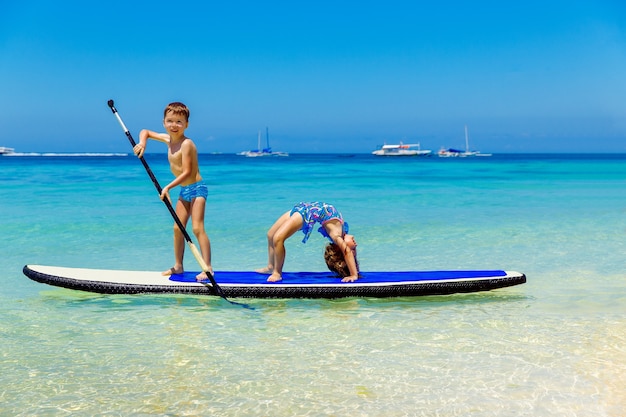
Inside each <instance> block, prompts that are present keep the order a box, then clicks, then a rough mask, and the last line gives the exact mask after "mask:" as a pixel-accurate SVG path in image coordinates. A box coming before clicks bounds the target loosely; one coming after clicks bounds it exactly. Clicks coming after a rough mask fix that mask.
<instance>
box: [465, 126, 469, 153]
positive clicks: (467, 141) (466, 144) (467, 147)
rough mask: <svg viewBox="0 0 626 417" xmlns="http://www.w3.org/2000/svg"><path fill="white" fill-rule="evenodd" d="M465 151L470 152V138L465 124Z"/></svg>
mask: <svg viewBox="0 0 626 417" xmlns="http://www.w3.org/2000/svg"><path fill="white" fill-rule="evenodd" d="M465 153H469V140H468V138H467V125H465Z"/></svg>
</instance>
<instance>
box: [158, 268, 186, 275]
mask: <svg viewBox="0 0 626 417" xmlns="http://www.w3.org/2000/svg"><path fill="white" fill-rule="evenodd" d="M182 273H183V268H180V269H176V267H174V266H173V267H171V268H170V269H168V270H167V271H163V272H161V275H163V276H164V277H169V276H171V275H174V274H182Z"/></svg>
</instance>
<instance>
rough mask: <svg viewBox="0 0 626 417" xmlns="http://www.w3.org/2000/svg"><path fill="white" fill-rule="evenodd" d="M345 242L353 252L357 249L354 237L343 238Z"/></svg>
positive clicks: (346, 236)
mask: <svg viewBox="0 0 626 417" xmlns="http://www.w3.org/2000/svg"><path fill="white" fill-rule="evenodd" d="M343 241H344V242H346V245H348V247H349V248H350V249H352V250H355V249H356V240H354V235H349V234H346V235H345V236H344V237H343Z"/></svg>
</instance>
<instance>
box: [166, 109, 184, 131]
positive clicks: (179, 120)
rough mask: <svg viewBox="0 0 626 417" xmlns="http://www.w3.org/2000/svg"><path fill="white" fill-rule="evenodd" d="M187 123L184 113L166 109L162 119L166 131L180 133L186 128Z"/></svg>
mask: <svg viewBox="0 0 626 417" xmlns="http://www.w3.org/2000/svg"><path fill="white" fill-rule="evenodd" d="M188 124H189V122H187V118H186V117H185V116H184V115H182V114H176V113H174V112H172V111H168V112H167V114H166V115H165V119H163V126H164V127H165V130H167V132H168V133H178V132H180V133H182V132H184V131H185V129H187V126H188Z"/></svg>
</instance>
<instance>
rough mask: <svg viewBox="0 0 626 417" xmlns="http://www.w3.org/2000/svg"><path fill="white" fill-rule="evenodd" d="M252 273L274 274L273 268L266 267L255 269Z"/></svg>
mask: <svg viewBox="0 0 626 417" xmlns="http://www.w3.org/2000/svg"><path fill="white" fill-rule="evenodd" d="M254 272H258V273H259V274H271V273H272V272H274V268H270V267H269V266H266V267H265V268H259V269H255V270H254Z"/></svg>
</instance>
